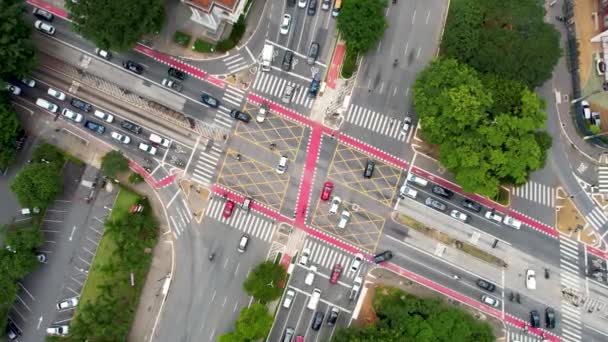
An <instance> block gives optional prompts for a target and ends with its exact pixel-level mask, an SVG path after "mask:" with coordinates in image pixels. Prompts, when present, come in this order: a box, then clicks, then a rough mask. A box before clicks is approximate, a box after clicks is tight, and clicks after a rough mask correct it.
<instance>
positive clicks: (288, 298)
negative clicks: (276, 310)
mask: <svg viewBox="0 0 608 342" xmlns="http://www.w3.org/2000/svg"><path fill="white" fill-rule="evenodd" d="M295 296H296V292H295V291H294V290H287V293H285V298H284V299H283V307H284V308H285V309H289V307H290V306H291V303H293V299H294V298H295Z"/></svg>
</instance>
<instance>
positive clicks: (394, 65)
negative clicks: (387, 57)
mask: <svg viewBox="0 0 608 342" xmlns="http://www.w3.org/2000/svg"><path fill="white" fill-rule="evenodd" d="M397 64H399V60H398V59H395V61H394V62H393V67H396V66H397Z"/></svg>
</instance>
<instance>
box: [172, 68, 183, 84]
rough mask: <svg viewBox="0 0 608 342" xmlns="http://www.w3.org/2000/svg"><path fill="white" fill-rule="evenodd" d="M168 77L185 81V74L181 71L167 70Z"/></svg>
mask: <svg viewBox="0 0 608 342" xmlns="http://www.w3.org/2000/svg"><path fill="white" fill-rule="evenodd" d="M168 73H169V76H171V77H174V78H177V79H178V80H182V81H183V80H185V79H186V73H185V72H183V71H181V70H177V69H175V68H169V71H168Z"/></svg>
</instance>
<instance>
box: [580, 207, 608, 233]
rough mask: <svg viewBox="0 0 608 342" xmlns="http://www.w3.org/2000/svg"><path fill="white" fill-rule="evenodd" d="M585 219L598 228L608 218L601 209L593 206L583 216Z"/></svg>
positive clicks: (607, 220)
mask: <svg viewBox="0 0 608 342" xmlns="http://www.w3.org/2000/svg"><path fill="white" fill-rule="evenodd" d="M585 221H587V222H589V223H591V225H593V226H594V227H595V228H596V229H600V228H601V227H603V226H604V225H605V224H606V222H608V218H606V215H605V214H604V212H603V211H602V209H600V208H599V207H595V208H593V210H592V211H590V212H589V213H588V214H587V215H586V216H585Z"/></svg>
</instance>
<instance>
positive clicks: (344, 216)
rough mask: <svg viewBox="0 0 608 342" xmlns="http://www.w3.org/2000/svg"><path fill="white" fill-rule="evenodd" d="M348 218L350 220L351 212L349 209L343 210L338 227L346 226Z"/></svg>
mask: <svg viewBox="0 0 608 342" xmlns="http://www.w3.org/2000/svg"><path fill="white" fill-rule="evenodd" d="M348 220H350V212H349V211H348V210H342V215H340V220H338V228H340V229H344V228H346V224H347V223H348Z"/></svg>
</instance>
